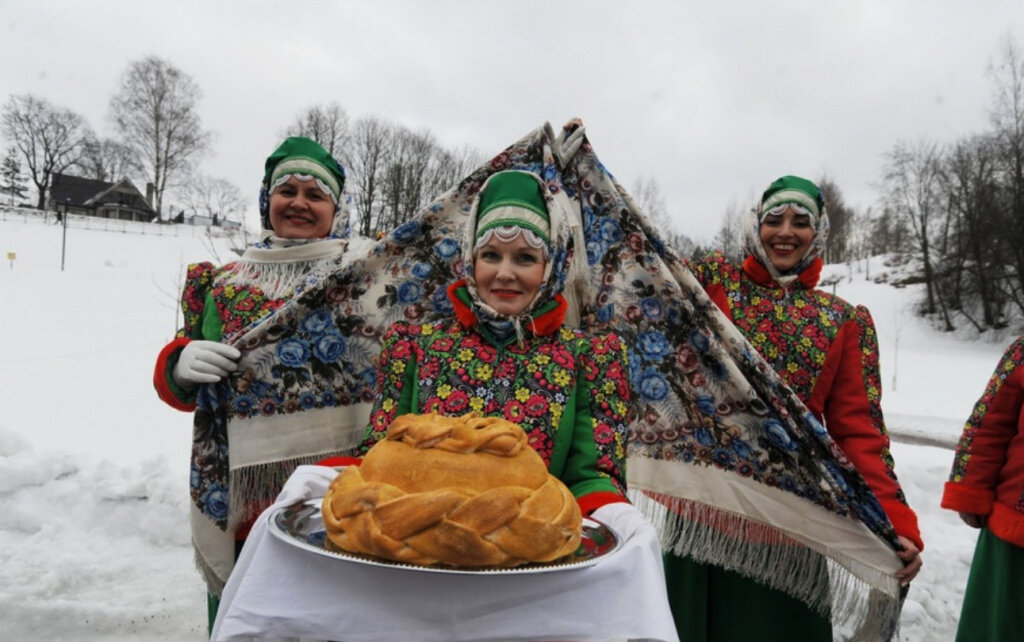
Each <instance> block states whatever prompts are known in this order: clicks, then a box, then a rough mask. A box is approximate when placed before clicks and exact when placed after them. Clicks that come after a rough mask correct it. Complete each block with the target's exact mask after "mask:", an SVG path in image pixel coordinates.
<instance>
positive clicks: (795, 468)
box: [195, 121, 901, 631]
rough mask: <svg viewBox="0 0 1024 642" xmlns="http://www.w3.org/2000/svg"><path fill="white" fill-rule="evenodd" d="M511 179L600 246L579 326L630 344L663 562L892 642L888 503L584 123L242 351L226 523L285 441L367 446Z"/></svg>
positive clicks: (399, 240)
mask: <svg viewBox="0 0 1024 642" xmlns="http://www.w3.org/2000/svg"><path fill="white" fill-rule="evenodd" d="M505 169H523V170H527V171H530V172H534V173H536V174H537V175H539V176H540V177H541V178H542V179H543V180H544V181H545V182H546V185H547V188H548V189H549V190H550V191H552V192H553V193H554V192H562V193H563V195H564V196H566V197H568V200H569V201H570V203H571V206H572V208H573V210H574V212H575V213H576V214H578V217H577V218H576V220H575V221H574V222H573V224H574V225H575V226H576V231H577V233H576V235H575V236H576V238H577V242H578V243H582V244H584V245H585V247H583V248H580V247H575V248H573V250H574V251H576V252H581V251H582V252H585V256H586V263H585V264H584V267H583V268H582V269H581V270H578V271H577V273H576V274H574V275H570V282H569V283H567V285H566V292H565V294H566V297H567V298H568V299H569V300H570V303H571V305H572V309H573V312H572V313H571V314H570V317H569V318H570V320H571V321H572V322H573V323H578V324H579V325H580V326H581V327H582V328H583V329H585V330H588V331H592V332H602V331H609V330H613V331H615V332H616V333H618V334H619V335H620V336H621V337H622V338H623V339H624V340H625V342H626V344H627V348H628V352H629V360H630V378H631V385H632V387H633V390H634V399H635V401H636V403H637V420H636V421H635V422H634V424H633V425H632V426H631V427H630V431H629V434H628V436H627V438H628V444H629V456H628V463H627V471H628V480H629V484H630V490H631V494H632V496H633V498H634V501H635V502H636V503H637V505H638V506H640V507H641V508H642V509H644V510H645V511H646V512H647V513H648V514H649V515H650V516H651V518H652V519H653V520H655V523H656V524H657V525H658V526H659V527H660V529H661V532H662V537H663V545H664V547H665V548H666V549H667V550H672V551H674V552H676V553H677V554H689V555H691V556H693V557H694V558H695V559H697V560H701V561H706V562H710V563H713V564H718V565H721V566H724V567H726V568H731V569H735V570H738V571H739V572H741V573H744V574H746V575H748V576H751V577H754V578H757V579H759V580H761V581H763V582H766V583H768V584H770V585H772V586H774V587H776V588H779V589H782V590H785V591H787V592H788V593H790V594H792V595H794V596H796V597H798V598H799V599H802V600H803V601H805V602H806V603H808V604H809V605H811V606H812V607H815V608H817V609H819V610H820V611H822V612H830V613H831V615H832V618H833V620H834V621H836V622H837V624H839V625H841V626H848V627H851V628H857V627H861V626H864V627H869V628H870V627H879V628H880V629H882V630H884V631H890V630H891V628H892V627H893V625H894V623H895V621H896V620H897V618H898V610H899V606H898V605H899V598H898V593H899V588H898V584H897V581H896V580H895V578H894V577H893V575H892V573H894V572H895V571H896V570H897V569H898V568H900V566H901V564H900V562H899V560H898V558H897V557H896V556H895V554H894V552H893V551H894V548H895V547H896V546H897V539H896V534H895V532H894V530H893V528H892V525H891V524H890V523H889V521H888V519H887V518H886V516H885V513H884V511H883V510H882V508H881V507H880V505H879V503H878V501H877V500H876V499H875V497H874V495H873V494H872V492H871V490H870V489H869V488H868V486H867V484H866V483H865V482H864V480H863V479H862V478H861V476H860V475H859V474H858V473H857V472H856V470H855V469H854V468H853V467H852V465H851V464H850V463H849V462H848V460H847V459H846V458H845V456H844V455H843V454H842V452H841V451H840V450H839V449H838V448H837V446H836V445H835V444H834V442H833V441H832V440H831V438H830V437H829V435H828V433H827V432H826V431H825V429H824V428H823V427H822V426H821V425H820V424H819V423H818V422H817V421H816V420H815V419H814V417H813V416H812V415H811V414H810V413H809V412H808V411H807V409H806V408H805V407H804V405H803V404H802V403H801V402H800V400H799V399H798V398H797V397H796V395H795V394H793V393H792V392H791V391H790V390H789V389H788V388H787V387H786V386H785V385H784V384H783V383H782V382H781V381H780V379H779V377H778V376H777V375H776V374H775V373H774V372H773V371H772V369H771V368H770V367H769V366H768V365H767V364H766V363H765V362H764V361H763V360H762V359H761V358H760V357H759V355H758V354H757V353H756V351H755V350H754V349H753V348H752V347H751V346H750V344H749V343H747V341H746V340H745V339H744V338H743V337H742V336H741V335H740V333H739V332H738V331H737V330H736V329H735V328H734V327H733V326H732V325H731V324H730V323H729V322H728V321H727V320H726V319H725V317H724V316H723V315H722V314H721V312H720V311H719V310H718V308H716V307H715V305H714V304H713V303H712V302H711V301H710V300H709V299H708V297H707V296H706V295H705V294H704V292H703V290H702V289H701V287H700V286H699V284H698V283H697V281H696V280H695V279H694V278H693V276H692V275H691V274H690V273H689V272H688V271H687V269H686V268H685V267H684V266H683V264H682V262H681V261H680V259H679V257H678V256H677V255H676V254H675V252H674V251H673V250H672V249H671V248H668V247H666V246H665V245H664V244H663V243H662V242H661V240H660V236H659V234H658V232H657V231H656V230H654V229H653V228H652V226H651V224H650V222H649V221H648V220H647V218H646V217H645V216H644V215H643V213H642V212H640V211H639V209H638V208H637V207H636V205H635V204H634V203H633V201H632V199H631V198H630V197H629V195H628V194H627V193H626V191H625V190H624V189H623V188H622V187H621V186H620V185H619V184H618V182H617V181H616V180H615V179H614V177H613V176H612V174H611V173H610V172H609V171H608V170H607V169H606V168H605V167H604V166H603V165H602V164H601V162H600V160H598V157H597V154H596V153H595V152H594V150H593V148H592V147H591V146H590V144H589V142H588V141H587V140H586V137H585V135H584V131H583V128H582V125H581V124H580V123H579V121H571V122H570V123H568V124H567V125H566V126H565V127H564V128H563V129H562V130H561V131H559V132H557V133H556V132H554V131H553V130H552V128H551V127H550V126H548V125H544V126H542V127H539V128H538V129H536V130H534V131H532V132H530V133H529V134H527V135H526V136H525V137H523V138H522V139H521V140H519V141H518V142H516V143H515V144H513V145H511V146H510V147H508V148H507V149H505V150H504V151H502V152H501V153H500V154H498V155H497V156H495V157H494V158H493V159H491V160H490V161H489V162H488V163H486V164H485V165H484V166H482V167H480V168H479V169H477V170H476V171H475V172H473V173H472V174H471V175H469V176H468V177H466V178H465V179H464V180H463V181H462V182H461V183H459V184H458V185H457V186H455V187H454V188H452V189H451V190H450V191H448V192H447V193H445V194H443V195H442V196H440V197H439V198H437V199H436V200H435V201H434V202H432V203H431V204H429V205H428V206H427V207H426V208H424V209H423V210H422V211H421V212H419V213H418V215H417V216H416V217H415V218H414V219H413V220H412V221H410V222H408V223H405V224H403V225H402V226H400V227H399V228H397V229H395V230H393V231H392V232H391V233H390V234H389V235H387V236H386V237H385V238H384V239H382V240H381V241H379V242H377V243H376V244H374V245H372V246H368V247H369V249H368V250H364V251H362V252H352V251H350V252H349V255H348V256H347V258H346V262H345V266H344V267H343V268H341V269H340V270H339V271H338V272H336V273H335V274H333V275H332V276H330V277H328V278H327V279H325V280H324V281H323V282H322V283H321V284H320V285H319V286H318V287H312V288H310V289H308V290H307V291H306V292H304V293H303V295H302V296H301V297H299V298H298V299H296V300H294V301H291V302H290V303H289V304H287V305H285V306H284V307H283V308H281V309H280V310H278V311H277V312H276V313H274V314H273V315H272V316H270V317H269V318H267V319H265V320H264V321H262V322H260V323H258V324H256V325H255V326H253V327H251V328H250V329H249V330H248V331H246V332H243V333H240V334H239V335H237V337H236V338H235V340H234V341H233V343H234V345H235V346H236V347H238V348H239V349H240V350H242V353H243V357H242V360H241V362H240V365H241V367H240V368H239V370H238V373H237V374H236V375H235V376H233V377H232V378H231V379H229V380H228V381H227V382H226V383H225V384H224V385H221V386H206V387H204V392H203V394H201V395H200V396H201V399H200V410H201V412H200V413H197V438H199V437H201V438H205V439H206V441H207V443H208V444H209V443H220V442H219V441H216V442H214V441H211V435H218V434H219V435H220V438H219V439H220V440H221V441H223V442H224V443H225V444H226V443H227V442H228V441H229V440H230V441H231V453H232V454H231V462H230V470H231V474H230V475H229V476H227V475H226V473H225V477H223V478H222V480H221V481H222V483H223V484H225V485H231V486H232V488H231V492H230V498H231V506H230V510H229V511H228V512H229V513H230V514H231V515H235V516H238V515H242V514H243V513H245V512H246V510H247V509H246V508H245V506H244V504H246V502H249V503H250V504H251V505H259V504H260V503H262V502H265V501H266V500H267V498H261V497H254V496H252V493H251V491H252V488H253V487H254V484H253V483H252V482H251V479H250V478H247V477H246V476H245V475H244V474H243V473H244V472H245V470H246V469H247V468H252V467H254V466H255V467H256V468H259V456H260V453H261V452H267V451H269V452H271V453H273V452H275V450H274V441H275V440H274V436H273V435H274V431H273V430H272V429H271V430H268V429H267V426H273V425H282V424H280V423H278V422H284V421H287V422H289V425H292V426H295V425H302V426H307V425H308V426H312V427H313V430H317V429H318V428H317V427H322V426H324V425H328V426H332V427H333V429H335V430H337V431H344V432H347V433H348V434H346V436H345V438H344V439H342V441H344V442H346V443H348V442H349V441H351V442H352V443H353V444H354V442H355V440H357V439H358V437H359V436H361V434H362V430H363V427H364V426H365V422H366V415H367V413H368V408H369V406H368V402H369V401H370V400H371V399H372V395H373V386H374V376H373V373H374V361H373V359H374V357H375V355H376V354H377V350H378V348H379V341H380V338H381V336H382V335H383V333H384V331H385V330H386V329H387V327H388V326H389V325H390V324H391V323H392V322H394V321H396V320H399V319H406V320H413V321H416V320H421V319H432V318H438V317H443V316H448V315H451V313H452V309H451V305H450V303H449V301H448V299H447V297H446V295H445V290H446V286H447V285H448V284H449V283H451V282H452V281H454V280H456V279H458V278H461V277H462V276H463V272H464V270H463V268H464V266H463V259H462V256H463V255H462V252H461V246H460V243H462V240H463V236H464V235H463V229H464V223H465V219H466V217H467V215H468V214H469V212H470V211H471V207H472V203H473V200H474V198H475V196H476V194H477V192H478V191H479V189H480V186H481V185H482V184H483V183H484V181H485V180H486V179H487V177H488V176H490V175H491V174H493V173H494V172H497V171H500V170H505ZM581 238H582V241H580V239H581ZM350 249H351V248H350ZM204 409H205V410H204ZM254 426H255V428H253V427H254ZM249 430H253V432H252V433H250V434H254V435H258V436H259V439H258V440H256V442H257V443H259V444H260V448H259V449H256V450H254V451H253V452H250V453H249V454H245V455H242V458H243V459H245V460H244V461H243V460H242V459H238V460H237V461H236V455H235V447H236V444H235V440H234V439H231V438H232V436H235V435H240V434H242V433H245V432H247V431H249ZM236 439H238V440H240V438H237V437H236ZM207 449H208V451H209V450H210V447H209V446H207ZM250 450H253V449H250ZM224 452H226V449H224ZM286 454H288V455H289V456H290V455H294V453H286ZM264 457H265V458H266V459H267V460H268V461H272V460H274V457H273V456H267V455H264ZM288 458H289V457H286V456H284V455H280V456H278V457H277V460H281V459H288ZM224 459H225V461H223V462H222V463H221V465H222V466H224V467H227V466H228V462H227V461H226V455H224ZM247 480H249V481H247ZM247 493H249V494H247ZM195 496H197V498H198V495H195ZM223 508H224V507H223V506H219V509H220V511H221V513H223ZM196 509H197V510H198V511H200V512H203V513H204V514H205V515H206V517H207V518H209V519H210V520H211V521H212V522H214V523H215V524H217V525H218V526H219V527H220V528H221V529H224V528H225V527H226V526H227V524H228V523H230V522H231V521H232V518H231V517H225V516H224V515H223V514H219V515H218V516H214V515H211V514H210V510H209V509H208V508H204V506H203V505H202V503H201V502H199V501H198V499H197V507H196ZM218 517H219V519H218ZM198 546H199V544H197V547H198ZM823 559H824V560H825V561H826V562H827V564H822V563H821V562H822V560H823ZM823 569H824V570H823ZM737 606H738V608H740V609H742V605H737Z"/></svg>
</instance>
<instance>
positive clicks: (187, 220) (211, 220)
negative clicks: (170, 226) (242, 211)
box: [171, 210, 242, 230]
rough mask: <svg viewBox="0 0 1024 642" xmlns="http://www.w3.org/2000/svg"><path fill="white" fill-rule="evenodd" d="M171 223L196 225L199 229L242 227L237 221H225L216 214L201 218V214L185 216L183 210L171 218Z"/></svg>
mask: <svg viewBox="0 0 1024 642" xmlns="http://www.w3.org/2000/svg"><path fill="white" fill-rule="evenodd" d="M171 223H180V224H182V225H197V226H201V227H223V228H224V229H226V230H232V229H235V228H238V227H242V224H241V223H239V222H238V221H231V220H225V219H222V218H221V217H219V216H217V215H216V214H214V215H213V216H203V215H202V214H190V215H186V214H185V211H184V210H182V211H180V212H178V215H177V216H175V217H173V218H171Z"/></svg>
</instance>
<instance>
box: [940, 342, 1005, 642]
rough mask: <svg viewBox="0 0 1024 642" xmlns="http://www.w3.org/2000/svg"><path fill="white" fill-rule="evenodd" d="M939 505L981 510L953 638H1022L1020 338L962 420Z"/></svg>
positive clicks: (974, 510) (975, 511) (958, 508)
mask: <svg viewBox="0 0 1024 642" xmlns="http://www.w3.org/2000/svg"><path fill="white" fill-rule="evenodd" d="M942 507H943V508H948V509H950V510H955V511H958V512H963V513H972V514H974V515H982V516H984V517H985V519H986V523H985V527H984V528H983V529H982V531H981V534H980V536H979V538H978V545H977V548H976V549H975V552H974V560H973V561H972V562H971V573H970V577H969V578H968V580H967V590H966V592H965V594H964V604H963V609H962V612H961V615H960V626H959V630H958V632H957V640H1019V639H1022V638H1024V597H1022V596H1024V337H1019V338H1018V339H1017V340H1016V341H1014V342H1013V344H1011V345H1010V347H1009V348H1007V349H1006V352H1005V353H1004V354H1003V356H1002V358H1001V359H1000V360H999V365H998V366H997V367H996V370H995V372H994V373H993V374H992V378H991V379H989V382H988V386H986V388H985V392H984V393H983V394H982V396H981V398H980V399H979V400H978V402H977V403H976V404H975V405H974V411H973V412H972V413H971V416H970V418H969V419H968V420H967V424H966V425H965V426H964V430H963V434H962V435H961V437H960V443H959V444H958V446H957V450H956V455H955V456H954V459H953V470H952V472H951V473H950V476H949V481H947V482H946V486H945V489H944V491H943V494H942Z"/></svg>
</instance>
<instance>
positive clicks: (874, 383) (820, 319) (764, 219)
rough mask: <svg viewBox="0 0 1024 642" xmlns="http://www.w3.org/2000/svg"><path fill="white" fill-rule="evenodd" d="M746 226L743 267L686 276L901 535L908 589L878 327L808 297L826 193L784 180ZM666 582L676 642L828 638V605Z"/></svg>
mask: <svg viewBox="0 0 1024 642" xmlns="http://www.w3.org/2000/svg"><path fill="white" fill-rule="evenodd" d="M745 224H746V225H745V228H744V232H745V238H746V244H747V251H748V253H749V255H748V256H747V258H746V260H744V262H743V264H742V266H736V265H732V264H730V263H729V262H727V261H726V260H725V258H724V257H723V256H722V254H721V253H713V254H712V255H710V256H708V257H707V258H705V259H704V260H702V261H699V262H696V263H693V264H691V265H690V268H691V269H692V270H693V272H694V274H695V276H696V277H697V280H698V281H699V282H700V284H701V285H702V286H703V287H704V290H705V291H706V292H707V293H708V295H709V296H710V297H711V300H712V301H714V302H715V304H716V305H717V306H718V307H719V308H720V309H721V310H722V312H724V313H725V314H726V316H727V317H728V318H729V319H730V320H731V321H732V322H733V323H734V324H735V325H736V328H737V329H738V330H739V331H740V332H741V333H742V334H743V335H744V336H745V337H746V339H747V340H748V341H750V343H751V345H752V346H753V347H754V348H755V349H756V350H757V351H758V352H760V353H761V356H762V357H764V359H765V360H766V361H767V362H768V363H769V364H770V365H771V366H772V367H773V368H774V370H775V371H776V372H777V373H778V374H779V376H780V377H781V378H782V380H783V381H784V382H785V383H786V384H787V385H788V386H789V387H790V388H792V390H793V391H794V392H795V393H796V394H797V396H799V397H800V400H801V401H803V402H804V404H806V406H807V408H808V409H809V410H810V411H811V413H813V414H814V416H815V418H816V419H818V420H819V422H821V423H822V424H824V427H825V430H827V431H828V435H829V436H830V437H831V438H832V440H834V441H835V443H836V444H837V445H838V446H839V447H840V448H841V449H842V451H843V453H844V454H845V455H846V457H847V458H849V460H850V461H851V462H852V463H853V465H854V466H855V467H856V468H857V471H858V472H859V473H860V474H861V476H862V477H863V478H864V480H865V481H866V482H867V484H868V486H870V488H871V490H872V491H873V493H874V494H875V496H876V497H877V499H878V501H879V503H880V504H881V506H882V508H883V509H884V510H885V513H886V516H887V517H888V518H889V521H891V522H892V525H893V526H894V528H895V530H896V534H897V536H898V540H899V545H900V550H899V551H898V552H897V555H898V556H899V557H900V559H901V560H903V562H904V564H905V565H906V566H905V567H904V568H903V569H901V570H900V571H898V572H897V573H896V578H897V579H898V580H899V581H900V582H901V583H902V584H903V585H906V584H909V582H910V580H912V579H913V578H914V576H915V575H916V574H917V571H918V569H919V568H920V566H921V561H920V557H919V555H918V553H919V551H920V549H921V548H923V544H922V542H921V535H920V532H919V530H918V526H917V516H916V515H915V514H914V511H913V510H911V509H910V507H909V506H908V505H907V501H906V498H905V497H904V495H903V489H902V488H901V487H900V484H899V481H898V479H897V478H896V473H895V471H894V468H893V460H892V456H891V454H890V453H889V437H888V434H887V433H886V428H885V423H884V421H883V419H882V409H881V405H880V401H881V399H880V396H881V385H880V382H879V372H878V345H877V343H876V338H875V326H874V323H873V322H872V320H871V315H870V314H869V313H868V311H867V309H866V308H864V307H862V306H854V305H851V304H849V303H847V302H846V301H844V300H842V299H840V298H839V297H836V296H834V295H831V294H828V293H826V292H822V291H821V290H818V289H816V288H815V286H816V285H817V282H818V276H819V274H820V273H821V267H822V263H823V262H822V259H821V253H822V251H823V249H824V246H825V241H826V239H827V237H828V216H827V213H826V211H825V198H824V195H823V194H822V192H821V190H820V189H818V186H817V185H815V184H814V183H812V182H811V181H809V180H807V179H804V178H800V177H799V176H783V177H781V178H779V179H778V180H776V181H774V182H773V183H772V184H771V185H769V186H768V188H767V189H766V190H765V191H764V193H763V194H762V196H761V200H760V202H759V203H758V204H757V207H755V208H753V209H752V210H751V211H750V214H749V216H748V217H747V219H746V221H745ZM764 433H765V434H764V437H765V438H766V439H767V440H768V442H770V443H771V444H772V445H774V446H775V447H776V448H777V449H778V450H779V451H781V452H786V453H789V452H793V451H796V450H797V447H798V444H797V443H796V442H794V441H793V440H792V439H791V438H790V435H789V433H788V432H787V431H786V430H785V428H784V426H783V425H782V424H781V423H780V422H778V421H776V420H770V421H768V422H766V425H765V428H764ZM700 437H701V436H700V435H699V434H698V439H700ZM824 465H825V466H826V467H827V466H831V465H832V464H831V462H824ZM782 487H783V488H785V487H786V486H785V482H783V483H782ZM818 562H820V563H817V562H816V563H814V564H809V565H808V566H807V567H805V568H803V569H797V568H789V569H786V570H787V572H789V573H790V574H791V575H792V576H796V575H797V574H798V573H805V574H806V575H807V576H808V579H807V580H806V581H813V576H814V575H815V574H821V573H823V572H824V571H823V569H824V563H823V562H822V561H821V560H819V561H818ZM666 579H667V581H668V587H669V601H670V602H671V604H672V611H673V615H674V616H675V618H676V626H677V628H678V629H679V633H680V637H681V638H682V639H685V640H740V639H744V640H745V639H756V640H765V641H766V642H771V641H774V640H780V641H781V640H808V641H815V640H816V641H821V642H824V641H826V640H831V639H832V627H831V623H830V621H829V620H830V617H829V616H830V613H829V612H828V610H829V607H828V606H826V607H825V608H824V610H817V609H812V608H810V607H809V606H808V605H807V604H806V603H803V602H801V601H800V600H797V599H795V598H794V597H792V596H790V595H787V594H786V593H784V592H782V591H780V590H778V589H776V588H772V587H770V586H768V585H767V584H764V583H761V582H757V581H755V580H753V579H750V578H748V577H745V576H743V575H740V574H738V573H735V572H733V571H730V570H726V569H724V568H720V567H716V566H712V565H710V564H702V563H698V562H696V561H694V560H693V559H692V558H689V557H685V558H683V557H678V556H675V555H669V556H667V557H666ZM736 604H744V605H747V611H746V612H745V613H744V615H745V616H744V617H743V618H736V617H735V615H734V610H733V609H734V607H735V605H736Z"/></svg>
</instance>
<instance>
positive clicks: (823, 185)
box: [818, 176, 854, 263]
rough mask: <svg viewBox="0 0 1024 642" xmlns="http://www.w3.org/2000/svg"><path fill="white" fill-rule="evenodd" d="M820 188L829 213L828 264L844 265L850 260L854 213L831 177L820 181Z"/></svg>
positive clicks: (826, 256) (826, 248)
mask: <svg viewBox="0 0 1024 642" xmlns="http://www.w3.org/2000/svg"><path fill="white" fill-rule="evenodd" d="M818 187H819V188H820V189H821V193H822V195H823V196H824V197H825V210H826V211H827V212H828V222H829V233H828V245H827V246H826V247H825V256H824V257H822V258H823V259H825V261H826V262H828V263H842V262H844V261H847V260H849V259H850V249H849V245H850V233H851V229H852V227H853V219H854V212H853V210H852V209H850V208H849V207H848V206H847V205H846V201H845V200H844V199H843V193H842V191H840V189H839V185H837V184H836V182H835V181H834V180H832V178H830V177H829V176H822V177H821V178H820V179H818Z"/></svg>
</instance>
